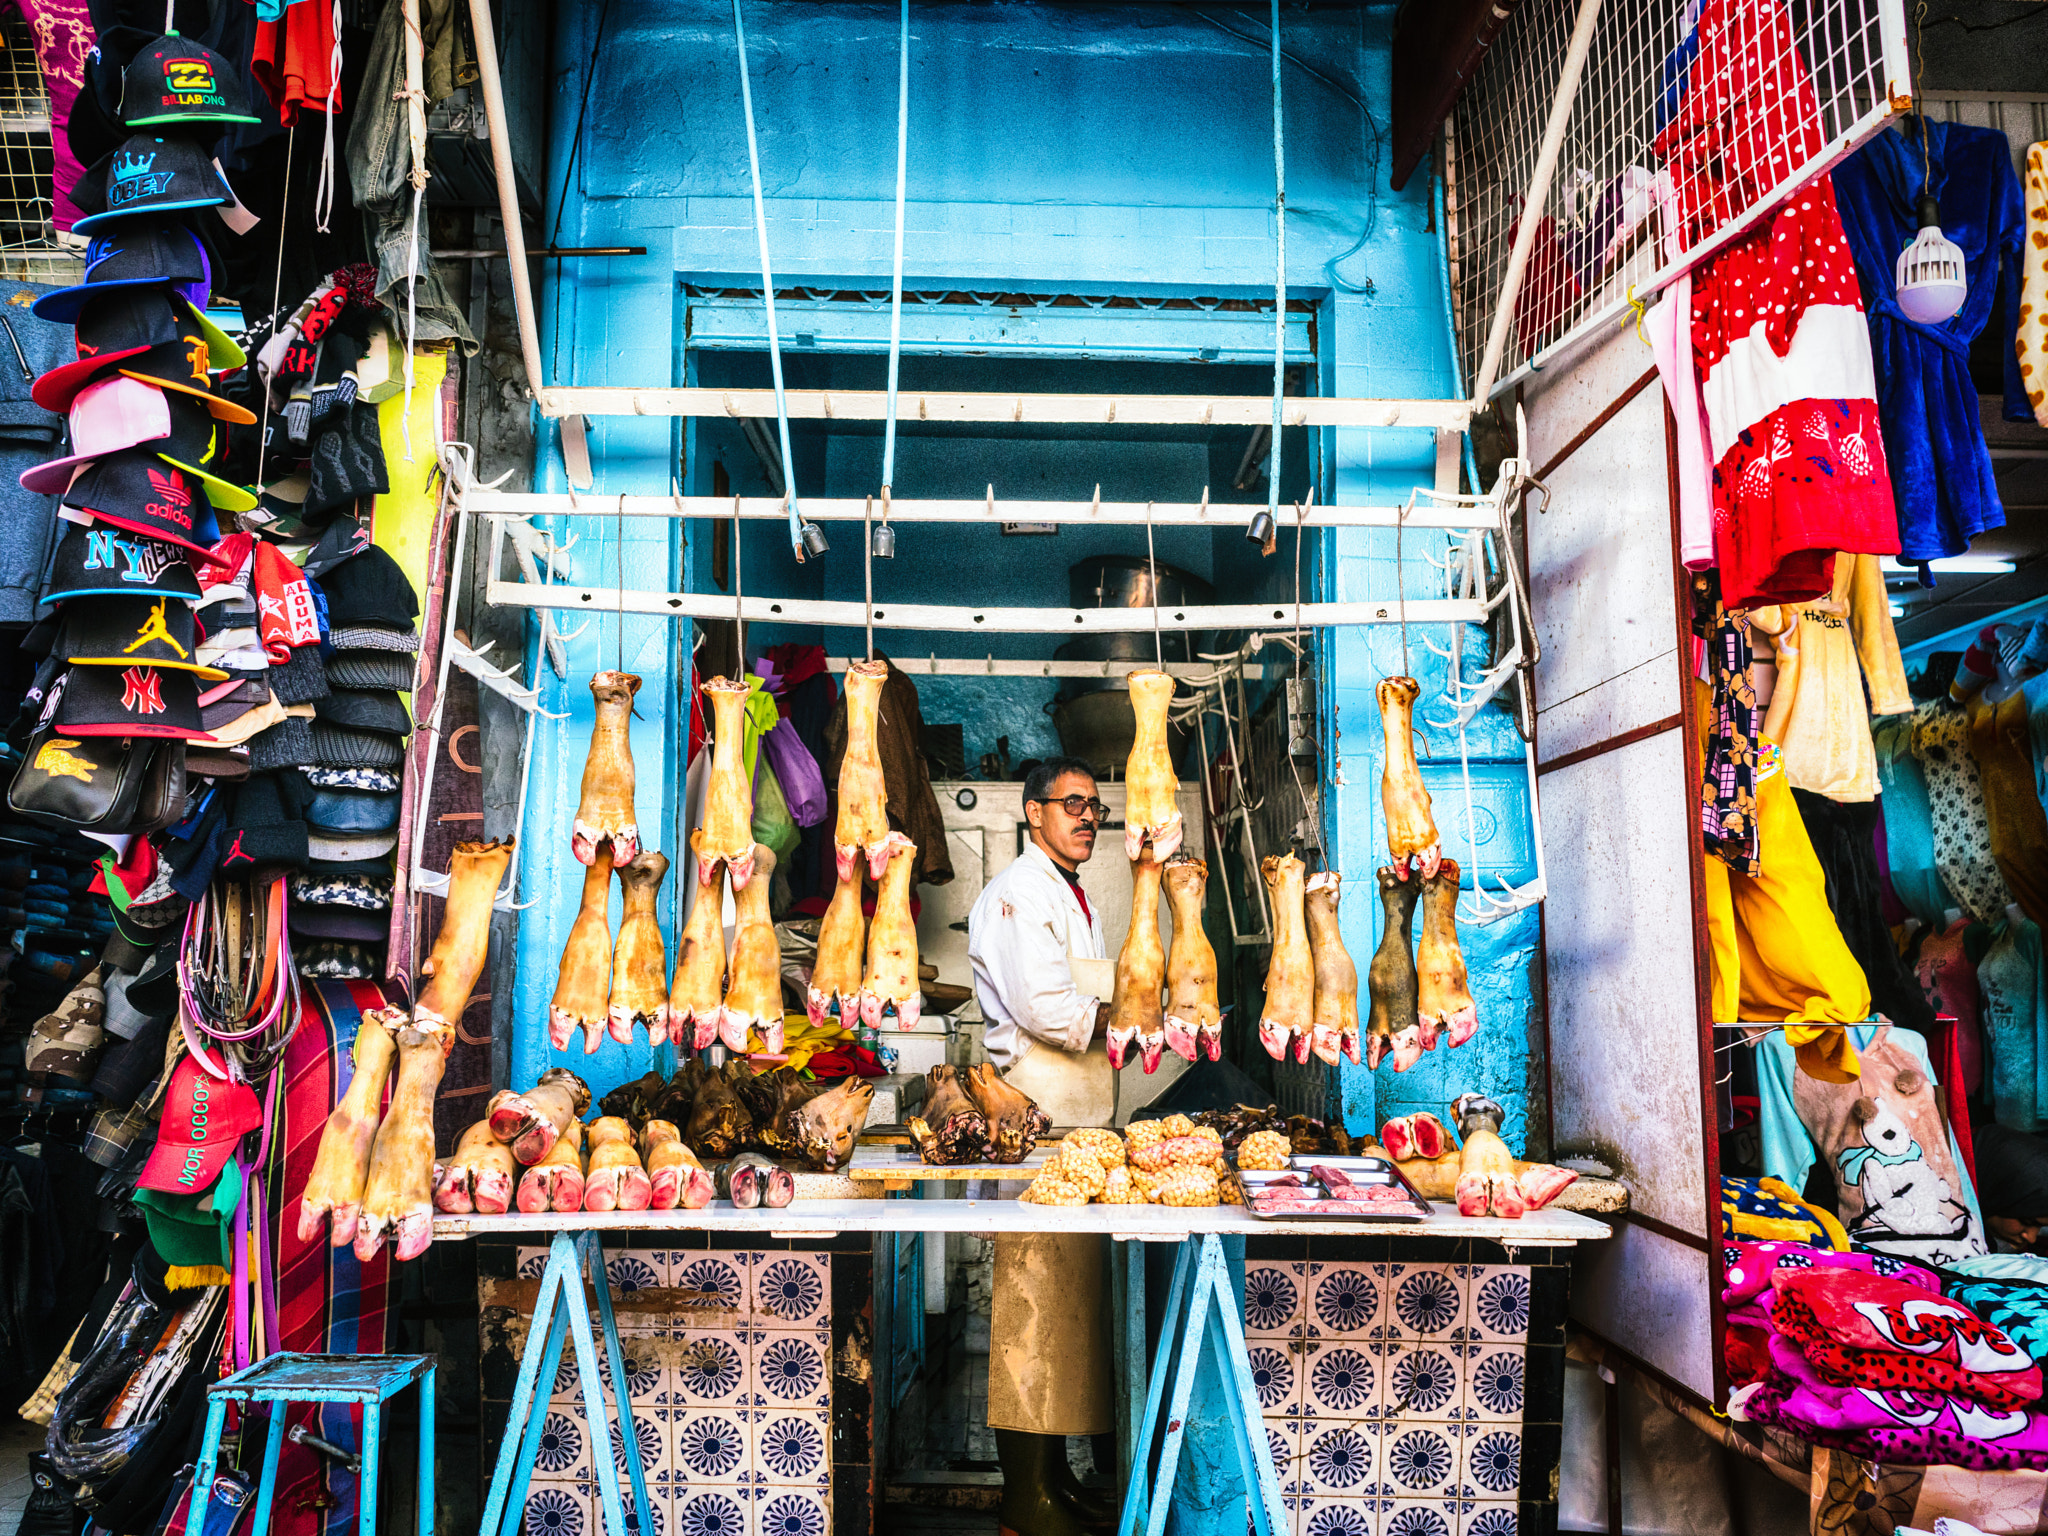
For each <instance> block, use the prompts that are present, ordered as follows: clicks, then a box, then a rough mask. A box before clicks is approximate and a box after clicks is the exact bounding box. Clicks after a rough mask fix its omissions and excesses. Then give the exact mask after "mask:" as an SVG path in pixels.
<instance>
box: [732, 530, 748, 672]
mask: <svg viewBox="0 0 2048 1536" xmlns="http://www.w3.org/2000/svg"><path fill="white" fill-rule="evenodd" d="M745 591H746V588H745V587H744V586H742V585H741V583H740V499H739V497H737V496H735V497H733V499H732V624H733V649H734V650H735V651H736V652H737V653H738V655H739V669H740V671H742V672H745V671H746V670H747V607H746V599H745V597H744V596H742V594H743V593H744V592H745Z"/></svg>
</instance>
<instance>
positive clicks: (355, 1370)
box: [185, 1353, 434, 1536]
mask: <svg viewBox="0 0 2048 1536" xmlns="http://www.w3.org/2000/svg"><path fill="white" fill-rule="evenodd" d="M414 1382H418V1383H419V1385H420V1485H419V1536H433V1532H434V1357H433V1356H432V1355H295V1354H289V1353H285V1354H275V1355H272V1356H270V1357H269V1358H268V1359H266V1360H259V1361H257V1362H256V1364H254V1365H252V1366H250V1367H249V1369H247V1370H246V1371H237V1372H235V1374H234V1375H232V1376H230V1377H228V1378H227V1379H226V1380H225V1381H217V1382H215V1383H214V1384H213V1385H212V1386H210V1387H208V1388H207V1389H206V1439H205V1441H204V1443H203V1444H202V1445H201V1446H200V1448H199V1467H198V1471H197V1472H196V1473H195V1474H194V1477H193V1482H192V1486H193V1488H194V1489H195V1490H201V1489H205V1488H209V1487H211V1486H212V1484H213V1473H214V1463H215V1462H216V1461H218V1460H219V1459H220V1432H221V1426H222V1424H223V1423H225V1422H226V1420H227V1416H228V1404H229V1403H270V1404H272V1405H274V1406H273V1407H272V1408H271V1412H270V1438H269V1440H268V1441H267V1442H266V1443H265V1445H264V1447H263V1480H262V1481H261V1482H260V1483H258V1484H257V1486H256V1519H255V1521H254V1523H253V1524H252V1525H251V1526H250V1527H249V1528H250V1529H251V1530H252V1531H267V1530H269V1529H270V1497H271V1494H272V1493H273V1492H275V1491H276V1486H277V1458H278V1453H279V1452H280V1451H282V1450H283V1449H284V1421H285V1414H284V1407H285V1405H287V1404H290V1403H357V1404H360V1405H361V1406H362V1410H363V1452H362V1455H363V1470H362V1475H361V1477H360V1478H359V1479H358V1481H357V1484H356V1513H357V1526H356V1528H357V1530H358V1531H360V1532H361V1536H376V1531H377V1443H378V1427H379V1423H378V1421H379V1420H380V1418H381V1417H382V1415H383V1412H384V1402H385V1400H386V1399H387V1398H391V1397H395V1396H397V1395H398V1394H399V1393H400V1392H403V1391H404V1390H405V1389H406V1388H407V1387H409V1386H411V1385H412V1384H413V1383H414ZM205 1518H206V1499H205V1498H204V1496H203V1495H200V1494H197V1493H195V1496H194V1497H193V1500H192V1511H191V1513H190V1514H189V1515H188V1516H187V1517H186V1520H185V1536H199V1531H200V1526H201V1524H202V1523H203V1522H204V1521H205Z"/></svg>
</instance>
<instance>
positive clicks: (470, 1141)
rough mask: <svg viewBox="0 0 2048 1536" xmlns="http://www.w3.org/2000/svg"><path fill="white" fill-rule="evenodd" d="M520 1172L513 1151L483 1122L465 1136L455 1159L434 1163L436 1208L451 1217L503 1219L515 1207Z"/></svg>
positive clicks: (488, 1124) (457, 1143)
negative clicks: (473, 1213)
mask: <svg viewBox="0 0 2048 1536" xmlns="http://www.w3.org/2000/svg"><path fill="white" fill-rule="evenodd" d="M518 1173H519V1165H518V1164H517V1163H516V1162H514V1161H513V1160H512V1149H511V1148H510V1147H508V1146H506V1145H505V1143H503V1142H502V1141H500V1140H498V1138H497V1137H496V1136H494V1135H492V1134H491V1122H490V1121H488V1120H479V1121H477V1123H476V1124H475V1125H472V1126H471V1127H470V1128H469V1129H468V1130H466V1131H464V1132H463V1133H462V1139H461V1140H460V1141H458V1142H456V1143H455V1155H454V1156H453V1157H451V1158H449V1159H448V1161H447V1162H446V1163H436V1164H434V1209H435V1210H437V1211H444V1212H446V1213H447V1214H449V1215H451V1216H463V1215H467V1214H468V1213H469V1212H471V1211H476V1212H478V1213H479V1214H481V1215H485V1216H502V1215H503V1214H504V1213H505V1210H506V1208H507V1207H508V1206H510V1205H511V1204H512V1181H513V1180H514V1178H516V1177H517V1175H518Z"/></svg>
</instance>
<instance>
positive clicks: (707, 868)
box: [697, 855, 724, 899]
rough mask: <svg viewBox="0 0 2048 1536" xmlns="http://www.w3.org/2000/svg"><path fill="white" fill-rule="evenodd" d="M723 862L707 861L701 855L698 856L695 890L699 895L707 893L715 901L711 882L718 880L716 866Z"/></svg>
mask: <svg viewBox="0 0 2048 1536" xmlns="http://www.w3.org/2000/svg"><path fill="white" fill-rule="evenodd" d="M723 862H724V860H722V859H707V858H704V857H702V856H701V855H700V856H699V858H698V860H697V888H698V893H699V894H700V895H703V894H707V893H709V894H711V895H712V896H713V897H714V899H715V897H716V892H715V891H714V890H713V888H712V882H713V881H714V880H716V879H717V878H718V866H719V865H720V864H721V863H723Z"/></svg>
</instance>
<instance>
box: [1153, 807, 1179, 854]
mask: <svg viewBox="0 0 2048 1536" xmlns="http://www.w3.org/2000/svg"><path fill="white" fill-rule="evenodd" d="M1186 834H1187V823H1186V822H1185V821H1183V820H1182V819H1181V818H1180V817H1178V816H1176V817H1174V818H1173V820H1172V821H1170V822H1168V823H1167V824H1166V825H1165V826H1164V827H1161V828H1160V829H1159V830H1158V831H1156V832H1154V833H1153V834H1152V857H1153V858H1155V859H1158V860H1159V861H1160V862H1161V863H1164V862H1165V861H1166V860H1168V859H1170V858H1172V857H1173V856H1174V855H1175V854H1176V853H1178V852H1180V844H1181V839H1182V838H1183V837H1184V836H1186Z"/></svg>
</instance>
